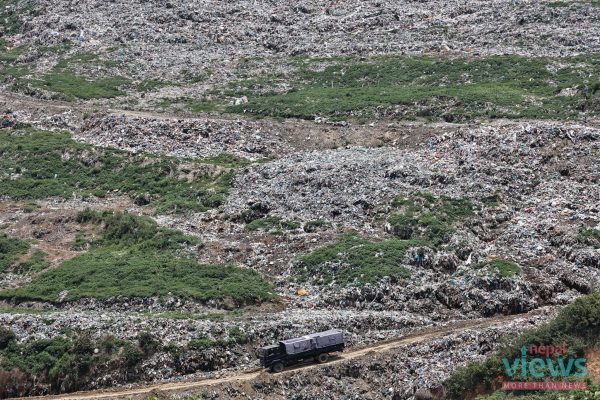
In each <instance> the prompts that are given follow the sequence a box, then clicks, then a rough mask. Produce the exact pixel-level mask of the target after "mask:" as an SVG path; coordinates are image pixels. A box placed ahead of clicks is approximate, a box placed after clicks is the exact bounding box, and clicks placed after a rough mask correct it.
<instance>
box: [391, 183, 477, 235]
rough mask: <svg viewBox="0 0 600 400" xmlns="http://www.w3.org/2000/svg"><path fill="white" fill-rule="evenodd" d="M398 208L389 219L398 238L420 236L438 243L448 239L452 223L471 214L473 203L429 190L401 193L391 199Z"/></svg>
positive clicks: (473, 208) (462, 219)
mask: <svg viewBox="0 0 600 400" xmlns="http://www.w3.org/2000/svg"><path fill="white" fill-rule="evenodd" d="M392 207H395V208H399V209H400V212H399V213H395V214H393V215H392V216H391V217H390V218H389V220H388V222H389V223H390V225H391V226H392V229H393V232H394V234H396V236H398V237H400V238H401V239H405V240H406V239H421V240H426V241H429V242H431V243H432V244H433V245H434V246H439V245H441V244H442V243H445V242H447V241H448V239H449V238H450V236H451V235H452V233H453V232H454V225H455V224H456V223H458V222H460V221H464V220H467V219H468V218H470V217H471V216H472V215H473V213H474V210H475V206H474V205H473V203H471V202H470V201H469V200H468V199H452V198H449V197H440V198H437V197H435V196H433V195H431V194H429V193H418V194H416V195H413V196H411V197H400V198H396V199H394V200H393V201H392Z"/></svg>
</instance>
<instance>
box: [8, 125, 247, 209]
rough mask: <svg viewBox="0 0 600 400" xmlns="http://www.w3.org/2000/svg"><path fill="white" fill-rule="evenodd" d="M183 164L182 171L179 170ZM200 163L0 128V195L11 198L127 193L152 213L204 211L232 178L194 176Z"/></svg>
mask: <svg viewBox="0 0 600 400" xmlns="http://www.w3.org/2000/svg"><path fill="white" fill-rule="evenodd" d="M220 161H223V162H224V163H225V164H226V165H228V166H230V165H234V164H235V165H236V166H237V165H242V164H243V161H242V160H240V159H236V158H228V157H225V158H222V159H219V158H214V159H210V160H208V162H209V163H211V164H219V163H220ZM184 164H185V167H184ZM202 164H203V163H202V162H201V161H197V160H179V159H176V158H174V157H160V156H150V155H145V154H132V153H128V152H124V151H120V150H116V149H108V148H99V147H94V146H90V145H86V144H81V143H78V142H76V141H74V140H72V139H71V137H70V136H69V135H68V134H67V133H51V132H46V131H39V130H34V129H30V128H24V129H18V130H0V196H9V197H11V198H13V199H44V198H48V197H53V196H56V197H63V198H71V197H73V195H78V196H89V195H96V196H99V197H103V196H105V195H106V194H107V193H109V192H110V193H114V192H115V191H118V192H121V193H125V194H129V195H130V196H131V197H132V198H133V199H134V200H135V201H136V203H138V204H140V205H145V204H151V205H152V206H154V207H156V209H157V211H158V212H165V211H170V210H175V211H179V210H189V209H191V210H198V211H205V210H208V209H210V208H214V207H218V206H219V205H221V204H222V203H223V202H224V201H225V199H226V197H227V194H228V189H229V186H230V182H231V179H232V176H233V173H232V171H230V170H229V169H224V170H223V171H222V172H220V173H217V174H215V175H208V174H206V173H201V174H196V175H195V177H194V179H193V180H192V181H188V179H187V178H181V179H180V177H179V175H180V170H182V169H184V168H185V170H186V171H185V172H186V174H181V175H189V173H190V172H194V170H195V169H201V167H202Z"/></svg>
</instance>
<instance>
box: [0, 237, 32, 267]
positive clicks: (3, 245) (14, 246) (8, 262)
mask: <svg viewBox="0 0 600 400" xmlns="http://www.w3.org/2000/svg"><path fill="white" fill-rule="evenodd" d="M29 247H30V245H29V243H27V242H26V241H24V240H20V239H16V238H12V237H9V236H7V235H6V234H4V233H1V232H0V272H4V271H5V270H6V269H8V268H9V267H11V266H12V265H13V264H14V263H15V262H16V261H17V260H18V259H19V258H20V257H22V256H23V255H25V254H26V253H27V251H28V250H29Z"/></svg>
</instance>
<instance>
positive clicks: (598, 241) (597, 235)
mask: <svg viewBox="0 0 600 400" xmlns="http://www.w3.org/2000/svg"><path fill="white" fill-rule="evenodd" d="M577 240H578V241H579V242H581V243H583V244H586V245H588V246H592V247H594V248H595V249H600V230H599V229H591V228H588V229H582V230H580V231H579V234H578V235H577Z"/></svg>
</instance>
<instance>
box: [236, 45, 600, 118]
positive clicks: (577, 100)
mask: <svg viewBox="0 0 600 400" xmlns="http://www.w3.org/2000/svg"><path fill="white" fill-rule="evenodd" d="M297 61H298V62H297V63H296V65H297V74H296V75H295V76H290V77H288V79H289V81H290V83H291V86H292V89H290V90H288V91H286V92H285V93H281V92H278V91H268V90H265V89H264V88H260V89H257V86H256V85H255V84H254V83H248V82H239V83H238V84H232V85H231V86H232V87H238V89H237V91H235V92H234V93H232V95H242V94H243V95H247V96H248V98H249V99H250V102H249V103H247V104H242V105H237V106H230V107H229V108H227V110H228V111H230V112H246V113H251V114H253V115H257V116H276V117H290V118H307V119H313V118H314V117H315V116H324V117H329V118H331V119H347V118H359V117H370V116H374V115H375V114H381V113H383V114H385V115H388V116H391V117H393V118H400V119H405V118H409V117H410V118H414V117H425V118H433V119H444V120H446V121H452V122H457V121H467V120H471V119H474V118H483V119H494V118H536V119H540V118H551V119H557V118H559V119H572V118H576V117H577V116H578V115H579V113H580V112H581V111H586V112H588V113H590V114H591V115H598V107H595V106H593V105H594V104H597V103H598V101H599V98H600V90H599V89H600V82H599V81H598V77H599V76H600V59H599V58H598V55H589V56H582V57H571V58H563V59H561V60H560V63H561V64H560V65H558V64H557V63H556V61H555V60H553V59H549V58H529V57H520V56H512V55H511V56H494V57H486V58H477V59H473V60H467V59H439V58H434V57H407V56H385V57H377V58H373V59H370V60H368V61H357V60H354V59H351V58H338V59H333V60H329V59H328V60H318V59H306V60H297ZM322 65H325V67H324V68H321V66H322ZM582 76H585V77H588V78H584V79H582ZM567 88H577V90H578V94H577V95H576V96H562V95H560V93H561V90H563V89H567Z"/></svg>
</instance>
